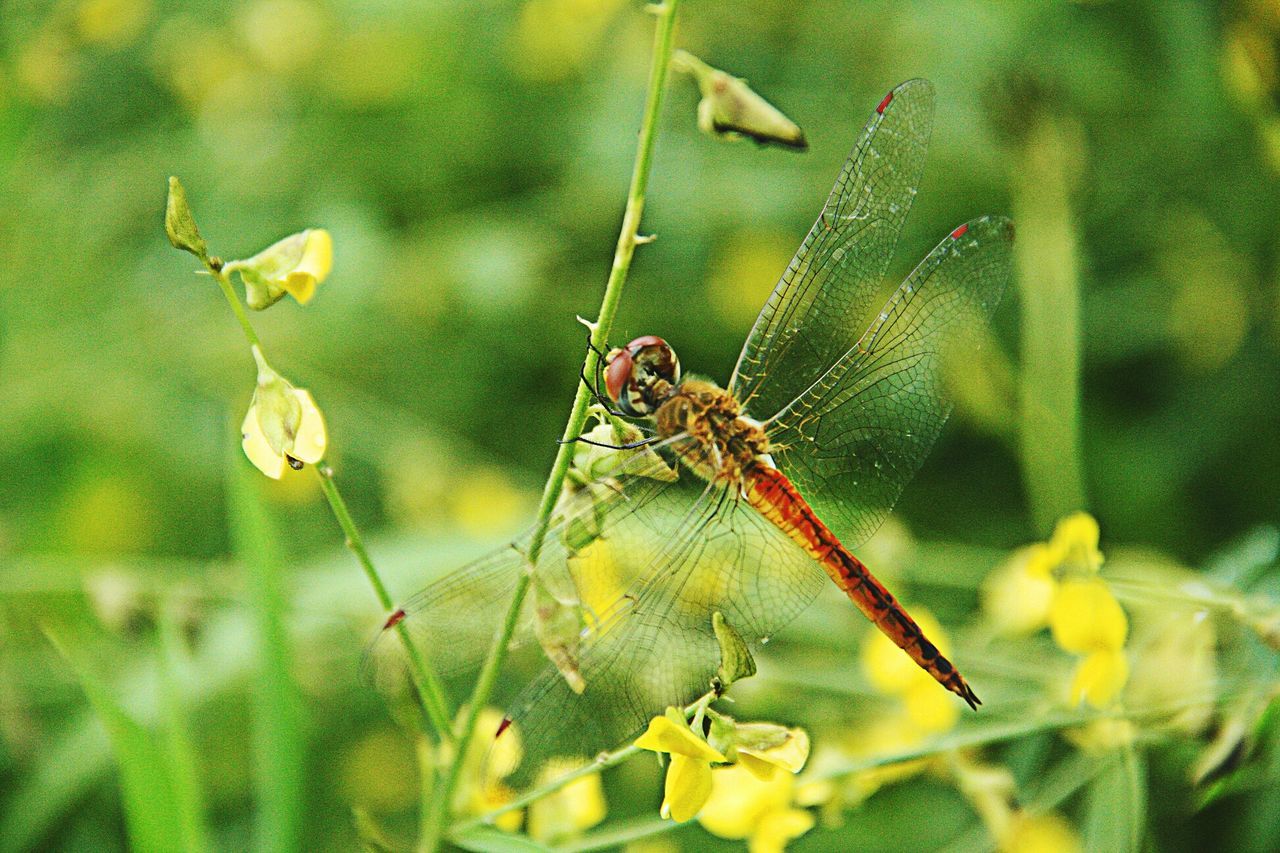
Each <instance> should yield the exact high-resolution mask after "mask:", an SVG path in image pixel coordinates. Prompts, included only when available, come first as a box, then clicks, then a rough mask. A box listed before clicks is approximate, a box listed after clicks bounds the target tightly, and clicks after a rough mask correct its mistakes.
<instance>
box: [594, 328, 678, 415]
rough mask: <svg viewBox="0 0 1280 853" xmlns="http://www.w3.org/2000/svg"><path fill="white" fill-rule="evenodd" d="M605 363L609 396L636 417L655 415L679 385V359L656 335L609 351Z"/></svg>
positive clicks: (605, 379)
mask: <svg viewBox="0 0 1280 853" xmlns="http://www.w3.org/2000/svg"><path fill="white" fill-rule="evenodd" d="M604 362H605V367H604V385H605V390H606V391H607V392H608V393H609V399H610V400H612V401H613V402H615V403H617V404H618V406H619V407H620V408H621V409H622V411H624V412H626V413H627V414H628V415H630V416H631V417H634V418H644V417H648V416H649V415H652V414H653V413H654V412H656V411H657V410H658V407H659V406H661V405H662V403H663V402H664V401H665V400H666V399H667V398H668V397H670V396H671V394H672V392H673V391H674V390H675V387H676V386H677V385H679V384H680V359H678V358H676V353H675V350H673V349H672V348H671V346H670V344H668V343H667V342H666V341H664V340H663V339H662V338H659V337H657V336H656V335H645V336H644V337H640V338H636V339H635V340H634V341H632V342H631V343H629V344H627V345H626V346H625V347H618V348H616V349H612V350H610V351H609V353H608V355H606V356H605V358H604Z"/></svg>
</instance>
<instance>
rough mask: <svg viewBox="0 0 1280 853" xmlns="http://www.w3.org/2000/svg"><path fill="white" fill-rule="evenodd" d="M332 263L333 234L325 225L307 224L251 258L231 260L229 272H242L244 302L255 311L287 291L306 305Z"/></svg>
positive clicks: (226, 268) (270, 304) (266, 305)
mask: <svg viewBox="0 0 1280 853" xmlns="http://www.w3.org/2000/svg"><path fill="white" fill-rule="evenodd" d="M332 267H333V238H332V237H330V236H329V232H328V231H326V230H324V229H323V228H308V229H307V230H306V231H299V232H298V233H297V234H290V235H289V236H288V237H285V238H284V239H283V240H280V241H278V242H276V243H272V244H271V245H270V246H268V247H267V248H265V249H263V250H262V251H261V252H259V253H258V254H256V255H254V256H253V257H252V258H247V259H245V260H242V261H231V262H230V263H228V264H227V265H226V266H225V267H223V269H224V270H226V272H227V274H231V273H232V272H236V273H239V274H240V281H242V282H243V283H244V293H245V302H246V303H247V304H248V305H249V307H250V308H252V309H254V310H255V311H261V310H262V309H264V308H269V307H270V306H272V305H274V304H275V303H276V302H278V301H280V299H281V298H282V297H283V296H284V295H285V294H286V293H288V294H289V295H291V296H292V297H293V298H294V299H296V300H298V303H299V304H300V305H305V304H306V303H307V302H308V301H310V299H311V297H312V296H313V295H315V292H316V285H317V284H319V283H320V282H322V281H324V280H325V278H326V277H327V276H328V275H329V270H330V269H332Z"/></svg>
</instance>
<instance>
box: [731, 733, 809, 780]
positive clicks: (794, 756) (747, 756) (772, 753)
mask: <svg viewBox="0 0 1280 853" xmlns="http://www.w3.org/2000/svg"><path fill="white" fill-rule="evenodd" d="M787 733H788V735H789V736H788V737H787V739H786V740H784V741H783V742H782V743H780V744H778V745H777V746H775V747H771V748H769V749H763V750H761V749H751V748H749V747H745V746H739V747H738V760H739V761H741V762H742V763H743V764H744V765H746V767H747V769H749V770H750V769H753V768H752V765H753V764H755V765H757V767H756V769H757V770H758V769H760V768H759V767H758V765H764V766H765V767H766V768H770V769H768V770H767V771H765V773H764V775H761V773H759V772H757V773H756V775H757V776H759V777H760V778H761V779H768V778H769V777H770V776H772V775H773V771H772V768H773V767H781V768H782V769H783V770H786V771H787V772H788V773H799V772H800V771H801V769H803V768H804V763H805V762H806V761H808V760H809V733H808V732H806V731H805V730H804V729H788V730H787Z"/></svg>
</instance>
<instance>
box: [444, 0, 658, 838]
mask: <svg viewBox="0 0 1280 853" xmlns="http://www.w3.org/2000/svg"><path fill="white" fill-rule="evenodd" d="M678 6H679V0H665V2H663V3H661V4H658V5H655V6H651V7H649V9H650V11H652V12H653V13H654V14H655V16H656V17H657V23H656V27H655V32H654V39H653V59H652V65H651V66H650V69H649V87H648V95H647V99H646V102H645V112H644V120H643V122H642V123H641V126H640V142H639V145H638V150H637V152H636V160H635V166H634V168H633V169H632V172H631V189H630V191H629V192H628V193H627V206H626V210H625V212H624V213H623V216H622V230H621V233H620V234H619V235H618V245H617V248H616V249H615V251H614V254H613V266H612V268H611V269H610V270H609V281H608V283H607V284H606V285H605V291H604V298H603V299H602V300H601V303H600V315H599V318H598V319H597V320H596V322H595V325H594V326H592V327H591V343H592V347H590V348H589V349H588V351H587V356H586V361H585V363H584V365H583V375H584V376H594V375H595V371H596V362H597V361H598V358H599V356H597V354H596V352H597V351H598V350H600V349H602V348H603V347H604V346H605V345H606V343H607V341H608V337H609V331H610V329H611V328H612V326H613V318H614V315H615V314H616V313H617V310H618V302H619V300H620V299H621V298H622V288H623V284H624V283H625V282H626V279H627V273H628V271H629V270H630V269H631V258H632V256H633V255H634V254H635V250H636V245H637V242H638V240H637V237H638V234H639V228H640V217H641V214H642V213H643V212H644V200H645V191H646V190H647V188H648V185H649V169H650V165H651V163H652V159H653V143H654V140H655V138H656V137H657V128H658V115H659V113H660V111H661V109H662V99H663V95H664V94H665V91H666V80H667V68H668V66H669V65H670V63H671V42H672V35H673V33H674V31H675V20H676V9H677V7H678ZM590 402H591V395H590V393H589V390H588V389H587V387H586V386H585V385H583V384H581V383H579V385H578V391H577V394H576V395H575V396H574V398H573V409H572V410H571V411H570V414H569V420H568V422H567V423H566V424H565V428H564V434H563V437H562V442H563V443H562V444H561V445H560V449H559V451H558V452H557V453H556V459H555V463H554V464H553V465H552V467H551V474H550V475H549V476H548V477H547V485H546V487H545V488H544V489H543V492H542V502H541V504H540V505H539V507H538V516H537V520H536V521H535V527H534V532H533V537H532V539H531V540H530V543H529V553H528V558H529V568H530V571H529V572H526V573H525V574H524V575H522V576H521V577H520V579H519V581H517V582H516V586H515V589H514V590H513V591H512V594H511V605H510V606H509V607H508V608H507V615H506V618H505V619H504V620H503V623H502V627H501V629H500V630H499V631H498V634H497V635H496V636H495V637H494V641H493V645H492V646H491V647H490V649H489V655H488V657H487V658H485V662H484V667H483V668H482V669H481V671H480V675H479V677H478V678H477V679H476V684H475V688H474V690H473V691H472V694H471V702H470V706H469V707H468V709H467V718H466V721H465V723H464V724H463V727H462V734H461V737H460V738H459V742H458V749H457V750H456V752H455V753H454V757H453V761H452V763H451V764H450V766H449V770H448V772H447V774H446V775H445V779H444V784H443V785H442V786H441V788H440V793H439V796H437V797H436V799H435V801H434V802H433V803H432V809H431V811H430V812H429V813H428V814H427V815H426V816H425V818H424V820H423V827H422V838H421V842H420V849H421V850H424V851H435V850H437V849H439V846H440V840H441V838H442V837H443V834H444V828H445V824H446V822H447V820H448V816H449V805H450V801H451V800H452V799H453V792H454V790H455V789H456V787H457V784H458V777H459V775H460V774H461V771H462V765H463V761H464V759H465V757H466V754H467V748H468V747H469V746H470V744H471V739H472V737H473V736H474V735H475V728H476V721H477V720H478V719H479V716H480V712H481V710H483V708H484V707H485V705H486V704H487V703H488V701H489V696H490V695H491V694H492V693H493V687H494V684H495V683H496V681H497V677H498V671H499V670H500V669H501V667H502V664H503V661H504V660H505V659H506V652H507V646H508V644H509V642H510V640H511V635H512V633H513V632H514V631H515V626H516V622H517V621H518V620H519V616H520V610H521V607H522V606H523V605H524V599H525V595H526V593H528V591H529V584H530V581H531V580H532V578H533V575H532V574H531V572H532V570H533V567H535V566H536V565H537V563H538V556H539V554H540V553H541V551H542V543H543V542H544V541H545V539H546V536H547V531H548V529H550V527H551V517H552V514H553V512H554V510H555V507H556V503H557V502H558V501H559V499H560V491H561V489H562V488H563V486H564V480H565V475H566V474H567V473H568V471H569V465H570V463H571V462H572V461H573V454H574V450H575V449H576V445H575V443H574V440H575V439H576V438H577V437H578V436H579V435H580V434H581V433H582V429H583V427H584V426H585V424H586V420H587V409H588V406H589V404H590Z"/></svg>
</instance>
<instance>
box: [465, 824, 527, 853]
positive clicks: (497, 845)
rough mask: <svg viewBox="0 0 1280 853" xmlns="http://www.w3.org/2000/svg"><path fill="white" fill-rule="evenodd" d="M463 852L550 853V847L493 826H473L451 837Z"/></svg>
mask: <svg viewBox="0 0 1280 853" xmlns="http://www.w3.org/2000/svg"><path fill="white" fill-rule="evenodd" d="M449 840H450V841H452V842H453V843H454V844H456V845H458V846H459V847H461V848H462V849H463V850H474V851H476V853H550V851H551V849H552V848H550V847H547V846H545V845H542V844H539V843H538V842H536V841H534V840H533V839H531V838H528V837H526V836H523V835H512V834H511V833H509V832H503V831H502V830H500V829H495V828H493V827H492V826H473V827H471V828H470V829H465V830H462V831H461V832H457V833H452V834H450V835H449Z"/></svg>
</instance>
